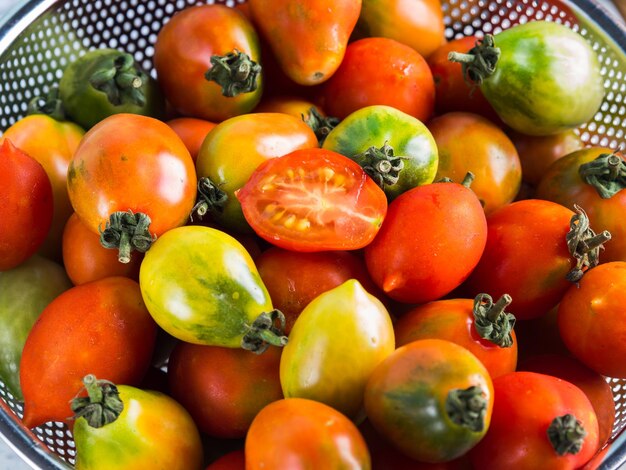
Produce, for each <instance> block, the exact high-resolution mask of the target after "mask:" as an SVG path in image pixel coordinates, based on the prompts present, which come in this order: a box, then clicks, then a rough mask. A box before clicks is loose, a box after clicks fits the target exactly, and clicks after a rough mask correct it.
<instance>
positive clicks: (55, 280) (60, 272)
mask: <svg viewBox="0 0 626 470" xmlns="http://www.w3.org/2000/svg"><path fill="white" fill-rule="evenodd" d="M70 287H72V282H71V281H70V280H69V278H68V277H67V274H66V273H65V270H64V269H63V267H61V266H60V265H58V264H57V263H54V262H52V261H50V260H48V259H45V258H41V257H39V256H38V255H35V256H33V257H31V258H29V259H28V260H27V261H25V262H24V263H22V264H21V265H19V266H18V267H16V268H13V269H11V270H9V271H4V272H0V380H2V382H4V384H5V385H6V387H7V388H8V390H9V392H11V394H12V395H13V396H14V397H15V398H17V399H18V400H21V399H22V391H21V389H20V371H19V365H20V359H21V357H22V350H23V349H24V343H25V342H26V338H27V336H28V333H29V332H30V330H31V329H32V327H33V325H34V324H35V321H36V320H37V318H39V315H40V314H41V312H42V311H43V310H44V308H46V307H47V305H48V304H49V303H50V302H52V301H53V300H54V299H55V298H56V297H57V296H59V295H60V294H61V293H63V292H64V291H66V290H68V289H69V288H70Z"/></svg>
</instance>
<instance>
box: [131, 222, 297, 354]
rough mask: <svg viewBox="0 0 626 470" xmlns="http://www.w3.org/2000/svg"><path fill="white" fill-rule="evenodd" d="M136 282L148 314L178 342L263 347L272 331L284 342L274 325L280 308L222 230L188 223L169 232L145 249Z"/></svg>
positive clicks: (247, 257) (246, 256) (245, 256)
mask: <svg viewBox="0 0 626 470" xmlns="http://www.w3.org/2000/svg"><path fill="white" fill-rule="evenodd" d="M139 284H140V286H141V293H142V295H143V298H144V300H145V302H146V306H147V307H148V310H149V311H150V314H151V315H152V317H153V318H154V319H155V320H156V322H157V323H158V324H159V326H161V328H163V329H164V330H165V331H166V332H167V333H169V334H170V335H172V336H174V337H175V338H178V339H180V340H182V341H185V342H188V343H194V344H204V345H207V346H223V347H229V348H238V347H243V348H244V349H251V350H253V351H255V352H262V351H263V350H265V346H267V344H266V341H265V340H269V338H268V336H272V337H273V339H274V340H275V342H276V345H284V341H285V340H286V338H285V337H284V336H281V333H280V332H277V329H276V328H275V327H274V317H275V316H276V315H278V313H279V312H277V311H273V307H272V302H271V299H270V297H269V295H268V293H267V289H266V288H265V286H264V285H263V282H262V281H261V278H260V277H259V273H258V271H257V269H256V267H255V265H254V263H253V261H252V258H251V257H250V255H249V254H248V252H247V251H246V250H245V249H244V247H243V246H242V245H241V244H240V243H239V242H238V241H237V240H235V239H234V238H233V237H231V236H230V235H227V234H226V233H224V232H221V231H219V230H216V229H212V228H209V227H202V226H193V225H190V226H186V227H179V228H176V229H172V230H170V231H168V232H167V233H165V234H164V235H163V236H162V237H160V238H159V239H157V241H156V242H155V243H154V245H153V246H152V248H151V249H150V250H149V251H148V253H146V256H145V257H144V260H143V261H142V263H141V268H140V271H139ZM260 334H262V335H263V336H262V337H263V340H261V339H260V337H259V335H260Z"/></svg>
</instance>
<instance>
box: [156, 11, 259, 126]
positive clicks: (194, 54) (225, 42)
mask: <svg viewBox="0 0 626 470" xmlns="http://www.w3.org/2000/svg"><path fill="white" fill-rule="evenodd" d="M260 54H261V52H260V48H259V38H258V36H257V34H256V31H255V30H254V28H253V26H252V24H251V23H250V21H249V20H248V19H247V18H246V17H245V16H244V15H243V14H242V13H241V12H239V11H238V10H237V9H235V8H228V7H226V6H225V5H218V4H213V5H198V6H191V7H187V8H185V9H184V10H181V11H179V12H178V13H176V14H175V15H174V16H173V17H172V18H171V19H170V21H168V22H167V23H166V24H165V26H163V27H162V28H161V30H160V31H159V34H158V36H157V40H156V43H155V45H154V67H155V69H156V72H157V77H158V79H159V84H160V85H161V87H162V88H163V92H164V93H165V96H166V97H167V99H168V101H169V102H170V103H171V104H172V106H173V107H174V108H175V109H176V111H178V112H179V113H180V114H181V115H183V116H187V117H195V118H199V119H206V120H208V121H214V122H219V121H222V120H224V119H227V118H230V117H233V116H237V115H239V114H244V113H247V112H250V111H252V109H253V108H254V107H255V106H256V105H257V104H258V102H259V100H260V99H261V94H262V89H263V79H262V73H261V66H260V63H259V62H260Z"/></svg>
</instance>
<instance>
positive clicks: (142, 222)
mask: <svg viewBox="0 0 626 470" xmlns="http://www.w3.org/2000/svg"><path fill="white" fill-rule="evenodd" d="M150 222H151V220H150V217H148V216H147V215H146V214H143V213H141V212H137V213H136V214H135V213H133V212H132V211H130V210H129V211H128V212H123V211H119V212H114V213H113V214H111V216H110V217H109V220H108V221H107V223H106V228H105V229H104V230H102V229H99V230H100V244H101V245H102V246H103V247H104V248H108V249H117V250H119V253H118V257H117V259H118V260H119V262H120V263H128V262H130V255H131V252H132V251H133V250H135V251H139V252H141V253H145V252H146V251H148V249H150V246H151V245H152V242H153V241H154V240H155V238H153V237H152V235H150V231H149V228H150Z"/></svg>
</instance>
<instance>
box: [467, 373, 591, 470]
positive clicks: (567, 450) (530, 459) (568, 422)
mask: <svg viewBox="0 0 626 470" xmlns="http://www.w3.org/2000/svg"><path fill="white" fill-rule="evenodd" d="M493 388H494V395H495V399H494V403H495V404H494V407H493V416H492V418H491V426H490V427H489V430H488V431H487V435H486V436H485V437H484V439H483V440H482V441H481V442H480V443H479V444H478V445H477V446H476V447H475V448H474V449H472V451H470V459H471V461H472V464H473V465H474V467H475V468H480V469H484V470H491V469H494V470H495V469H498V470H501V469H503V468H515V469H516V470H518V469H519V470H526V469H528V470H531V469H532V470H535V469H537V468H541V469H545V470H552V469H555V470H556V469H559V470H560V469H571V470H574V469H576V468H579V467H581V466H582V465H584V464H585V463H586V462H587V461H588V460H589V459H590V458H591V457H592V456H593V454H594V453H595V452H596V450H597V449H598V422H597V419H596V415H595V413H594V411H593V407H592V406H591V403H590V402H589V399H588V398H587V397H586V396H585V394H584V393H583V392H582V390H580V389H579V388H578V387H576V386H575V385H573V384H571V383H569V382H566V381H565V380H561V379H558V378H556V377H552V376H549V375H544V374H538V373H535V372H511V373H510V374H506V375H503V376H500V377H498V378H496V379H494V381H493Z"/></svg>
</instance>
